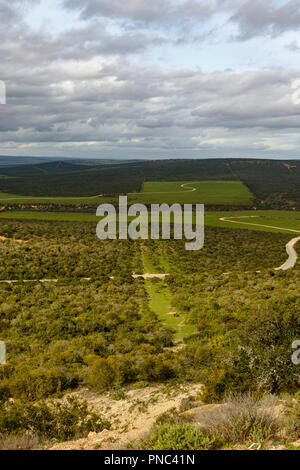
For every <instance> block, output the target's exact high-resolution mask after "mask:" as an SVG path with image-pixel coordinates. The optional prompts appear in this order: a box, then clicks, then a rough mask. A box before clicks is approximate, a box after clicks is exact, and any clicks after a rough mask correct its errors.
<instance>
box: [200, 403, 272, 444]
mask: <svg viewBox="0 0 300 470" xmlns="http://www.w3.org/2000/svg"><path fill="white" fill-rule="evenodd" d="M272 407H274V400H272V399H271V398H270V399H265V400H261V401H257V400H255V399H254V398H253V397H251V395H249V394H247V395H240V396H238V397H236V398H233V397H228V398H227V400H226V403H224V404H223V405H220V406H219V407H218V408H216V409H215V410H213V411H210V412H209V413H205V412H204V413H201V415H200V414H199V417H198V419H199V426H200V429H202V431H203V432H206V433H208V434H209V435H211V436H218V437H219V438H222V439H223V440H224V441H225V442H228V443H233V444H238V443H244V442H245V441H247V440H253V441H254V442H261V441H265V440H267V439H269V438H272V437H275V435H276V433H277V432H278V430H279V427H280V423H279V420H278V418H277V417H276V416H275V414H274V412H273V411H272Z"/></svg>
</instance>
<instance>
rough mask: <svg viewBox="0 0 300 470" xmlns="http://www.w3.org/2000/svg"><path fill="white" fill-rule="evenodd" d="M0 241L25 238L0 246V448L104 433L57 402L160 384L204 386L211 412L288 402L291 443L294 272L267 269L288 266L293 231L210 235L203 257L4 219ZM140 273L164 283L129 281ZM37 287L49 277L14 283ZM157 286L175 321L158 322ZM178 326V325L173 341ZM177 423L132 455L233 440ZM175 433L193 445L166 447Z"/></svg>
mask: <svg viewBox="0 0 300 470" xmlns="http://www.w3.org/2000/svg"><path fill="white" fill-rule="evenodd" d="M0 233H1V235H2V236H5V237H7V238H14V239H21V240H24V242H23V243H21V242H20V243H16V242H14V241H7V240H6V241H1V250H2V263H1V269H0V279H20V282H18V283H15V284H7V283H0V339H1V340H2V341H5V342H6V345H7V364H6V365H4V366H0V435H1V436H2V439H7V438H11V436H12V435H13V436H15V435H20V434H22V435H24V431H25V430H27V431H28V432H30V433H32V435H34V436H37V437H38V439H39V440H40V439H42V440H43V439H44V440H45V439H46V440H48V441H49V440H50V441H51V440H65V439H69V438H74V437H78V436H84V435H87V434H88V432H90V431H99V430H102V429H104V427H106V428H108V427H109V423H107V421H105V417H104V416H100V415H97V414H93V413H91V411H90V410H88V408H87V405H86V404H85V403H81V402H78V401H76V400H74V399H70V400H67V401H66V400H64V401H63V402H61V401H60V398H62V397H63V396H65V394H67V393H68V392H70V391H72V390H76V389H78V388H80V387H82V386H85V387H88V388H90V389H91V390H95V391H98V392H102V391H105V390H111V391H112V392H113V393H115V395H116V396H118V394H121V393H122V390H123V389H124V387H128V386H133V385H135V386H136V385H137V384H140V383H143V384H144V386H146V385H147V384H149V383H161V382H165V383H169V384H170V385H175V384H180V383H193V382H196V383H201V384H203V391H202V395H201V400H202V401H204V402H207V403H211V402H220V401H222V400H224V399H225V400H226V397H228V394H235V395H239V394H249V393H251V394H252V396H253V397H255V400H261V399H262V397H264V395H265V394H272V395H274V396H277V397H280V396H281V395H282V394H284V393H288V394H290V396H291V398H290V399H289V400H292V401H291V403H292V404H291V406H292V410H293V415H295V416H296V419H294V421H293V423H294V424H293V429H294V431H293V439H294V440H295V439H299V437H300V436H299V421H298V428H297V424H295V423H297V420H298V418H299V400H298V401H297V395H294V398H293V397H292V394H296V392H297V390H299V380H300V369H299V366H296V365H294V364H293V363H292V361H291V355H292V352H293V351H292V342H293V341H295V340H296V339H299V338H300V317H299V307H300V305H299V304H300V289H299V287H300V284H299V274H300V272H299V263H298V264H297V265H296V267H295V268H294V269H292V270H290V271H287V272H275V271H274V268H275V267H277V266H279V265H280V264H281V263H282V262H283V261H284V260H285V258H286V254H285V250H284V245H285V243H286V242H287V240H288V239H289V238H290V236H289V235H283V234H276V233H274V234H271V233H263V232H249V231H244V230H238V229H237V230H230V229H220V228H209V227H208V228H207V229H206V243H205V248H204V249H203V250H201V251H200V252H198V253H197V252H193V253H192V252H187V251H185V249H184V244H183V242H181V241H168V242H164V241H160V242H159V241H149V242H148V241H147V242H145V241H143V242H132V241H107V242H100V241H99V240H98V239H97V238H96V237H95V224H90V223H75V222H69V223H67V222H41V221H26V222H22V223H21V222H18V221H13V220H11V221H5V220H3V221H1V222H0ZM145 270H146V271H148V272H161V273H166V272H168V273H170V276H168V277H167V278H166V281H164V282H163V281H157V282H156V281H155V280H154V281H144V280H142V279H133V278H132V273H133V272H136V273H138V272H140V273H141V272H143V271H145ZM257 271H261V272H260V273H258V272H257ZM110 276H114V279H110V278H109V277H110ZM85 277H89V278H91V280H89V281H87V280H84V279H83V278H85ZM39 278H57V279H58V282H56V283H40V282H32V283H23V282H21V280H22V279H27V280H28V279H39ZM149 282H151V284H149ZM151 286H152V287H151ZM153 289H154V291H153ZM165 289H166V290H167V294H165V295H166V296H167V303H168V304H169V305H170V308H171V310H173V311H174V312H175V313H176V315H177V318H179V319H180V322H177V321H175V322H171V323H170V322H169V323H168V322H166V321H164V318H162V316H161V312H159V311H158V310H157V304H156V303H155V299H154V300H153V298H151V295H153V292H154V295H156V294H155V293H156V292H157V293H158V294H162V293H163V292H164V290H165ZM167 308H169V306H168V307H167ZM180 325H185V326H186V328H185V329H181V334H180V335H179V336H178V327H179V326H180ZM183 333H184V334H183ZM179 340H180V341H183V344H182V347H181V348H180V349H178V341H179ZM295 397H296V398H295ZM11 399H13V401H11ZM52 399H55V401H51V400H52ZM49 400H50V401H49ZM57 400H58V401H57ZM72 400H73V401H72ZM293 400H294V401H293ZM295 400H296V401H295ZM297 403H298V405H297ZM297 406H298V408H297ZM293 407H294V408H295V410H296V411H295V410H294V408H293ZM297 413H298V414H297ZM255 416H257V414H256V415H255ZM297 417H298V418H297ZM172 419H173V418H172ZM172 419H171V417H169V418H168V419H166V421H165V422H164V423H160V424H159V426H167V427H165V428H161V427H158V428H157V429H156V430H155V433H154V435H153V436H152V438H151V439H152V440H151V442H150V443H147V444H145V443H144V444H141V446H145V445H146V446H148V448H155V447H153V446H156V445H160V446H164V445H168V446H169V447H166V448H173V447H172V446H175V447H174V448H177V447H176V445H183V446H185V447H184V448H193V447H191V446H193V445H195V446H198V447H199V446H200V447H201V445H202V444H201V442H202V441H201V439H204V441H203V446H204V445H207V446H208V448H214V447H215V446H220V445H221V444H222V443H223V444H224V442H228V440H230V439H229V438H226V439H227V440H226V439H225V438H224V432H223V431H222V432H223V434H222V433H221V431H220V432H219V437H216V436H215V437H214V438H211V439H212V441H209V440H207V439H208V438H207V434H205V433H204V437H203V435H202V434H199V432H200V431H199V430H198V431H197V432H196V431H195V430H194V428H192V429H190V428H189V427H184V426H186V425H185V424H182V423H181V424H180V423H179V424H178V423H177V422H176V423H175V424H174V420H173V421H172ZM43 423H44V424H43ZM50 423H52V424H51V425H50ZM68 423H69V424H68ZM254 423H256V421H255V420H254ZM255 425H256V424H255ZM172 426H173V427H172ZM174 426H175V428H174ZM176 426H179V428H180V429H181V431H180V432H179V431H178V429H177V428H176ZM182 426H183V427H182ZM251 429H252V428H251ZM68 430H69V431H68ZM178 432H179V434H180V435H182V433H183V435H184V439H186V438H187V439H188V440H189V442H190V444H188V443H187V442H185V443H184V444H178V443H177V444H176V443H175V444H174V443H173V444H172V442H173V441H172V440H174V439H175V438H176V436H177V437H178ZM195 432H196V434H195ZM272 432H273V431H272ZM174 433H175V434H174ZM201 433H203V430H201ZM249 433H250V431H249V432H248V437H249V435H250V434H249ZM215 434H216V433H215ZM221 434H222V436H223V437H222V436H221V437H222V439H221V440H220V435H221ZM246 434H247V433H246ZM273 434H274V435H275V434H276V432H275V431H274V432H273ZM174 436H175V437H174ZM205 436H206V437H205ZM295 436H296V437H295ZM176 439H177V438H176ZM176 439H175V440H176ZM199 439H200V440H199ZM224 439H225V441H224ZM166 442H168V444H166ZM176 442H177V441H176ZM191 442H192V443H191ZM193 443H194V444H193ZM220 443H221V444H220ZM223 444H222V445H223ZM151 446H152V447H151ZM188 446H190V447H188ZM159 448H165V447H159ZM196 448H197V447H196Z"/></svg>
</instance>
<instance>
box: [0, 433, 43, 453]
mask: <svg viewBox="0 0 300 470" xmlns="http://www.w3.org/2000/svg"><path fill="white" fill-rule="evenodd" d="M41 447H42V444H41V441H40V439H39V437H38V436H36V435H33V434H31V433H25V434H23V435H22V436H14V435H12V436H11V435H7V436H4V437H3V438H2V439H0V450H37V449H40V448H41Z"/></svg>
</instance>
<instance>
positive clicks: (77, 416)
mask: <svg viewBox="0 0 300 470" xmlns="http://www.w3.org/2000/svg"><path fill="white" fill-rule="evenodd" d="M109 427H110V424H109V422H107V421H106V420H104V419H103V418H102V417H101V416H100V415H98V414H96V413H94V412H91V411H89V410H88V404H87V402H80V401H78V400H77V399H76V398H74V397H67V398H66V399H65V400H64V401H62V402H59V401H58V402H53V401H50V402H48V403H46V402H45V401H40V402H37V403H33V404H32V403H22V402H19V401H15V402H9V403H5V404H0V446H1V441H2V440H7V439H8V437H12V436H14V437H16V436H22V435H24V433H27V434H30V435H31V436H36V437H38V438H39V440H42V439H46V440H49V441H52V440H55V441H66V440H69V439H74V438H79V437H86V436H87V435H88V433H89V432H101V431H103V429H109Z"/></svg>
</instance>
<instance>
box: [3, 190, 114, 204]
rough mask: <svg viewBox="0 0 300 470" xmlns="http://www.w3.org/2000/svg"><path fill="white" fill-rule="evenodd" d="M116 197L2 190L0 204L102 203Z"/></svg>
mask: <svg viewBox="0 0 300 470" xmlns="http://www.w3.org/2000/svg"><path fill="white" fill-rule="evenodd" d="M115 199H116V198H113V197H104V196H101V195H99V196H97V195H95V196H87V197H64V196H57V197H47V196H45V197H44V196H43V197H41V196H36V197H35V196H21V195H17V194H10V193H2V192H0V204H55V203H56V204H68V205H69V204H71V205H77V204H95V205H97V204H102V203H106V202H110V201H114V200H115Z"/></svg>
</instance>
